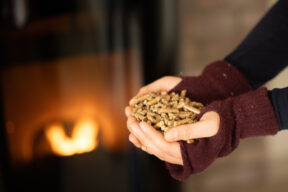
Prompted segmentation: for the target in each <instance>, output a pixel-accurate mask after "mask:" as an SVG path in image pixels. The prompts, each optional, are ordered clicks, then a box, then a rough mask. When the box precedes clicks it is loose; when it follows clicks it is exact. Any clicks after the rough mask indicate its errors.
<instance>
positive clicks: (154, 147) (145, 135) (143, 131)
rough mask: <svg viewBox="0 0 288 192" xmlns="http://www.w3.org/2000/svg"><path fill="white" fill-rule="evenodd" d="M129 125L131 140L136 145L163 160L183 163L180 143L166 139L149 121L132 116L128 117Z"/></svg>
mask: <svg viewBox="0 0 288 192" xmlns="http://www.w3.org/2000/svg"><path fill="white" fill-rule="evenodd" d="M127 127H128V129H129V131H130V135H129V140H130V142H132V143H133V144H134V145H135V146H136V147H138V148H141V149H142V150H143V151H145V152H147V153H149V154H151V155H155V156H156V157H158V158H159V159H161V160H163V161H166V162H169V163H172V164H178V165H183V160H182V155H181V150H180V144H179V143H178V142H168V141H166V140H165V139H164V136H163V134H162V133H161V132H159V131H157V130H156V129H155V128H153V127H152V126H151V125H149V124H148V123H145V122H140V123H139V122H137V120H136V119H135V118H134V117H132V116H129V117H128V120H127Z"/></svg>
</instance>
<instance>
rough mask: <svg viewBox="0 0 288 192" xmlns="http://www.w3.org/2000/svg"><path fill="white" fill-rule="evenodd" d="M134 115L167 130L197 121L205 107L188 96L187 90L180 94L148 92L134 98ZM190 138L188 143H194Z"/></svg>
mask: <svg viewBox="0 0 288 192" xmlns="http://www.w3.org/2000/svg"><path fill="white" fill-rule="evenodd" d="M131 106H132V110H133V111H132V116H134V117H135V118H136V119H137V121H139V122H141V121H144V122H147V123H149V124H150V125H152V126H153V127H154V128H156V129H159V130H161V131H162V132H165V131H167V130H168V129H169V128H171V127H175V126H179V125H183V124H190V123H195V122H196V121H197V120H196V118H197V115H198V114H199V113H200V112H201V110H202V109H203V108H204V106H203V104H202V103H199V102H195V101H191V100H190V99H189V98H188V97H186V90H182V91H181V93H180V94H178V93H175V92H172V93H167V92H165V91H164V92H161V93H148V94H145V95H139V96H136V97H135V98H133V100H132V102H131ZM192 142H193V140H188V141H187V143H192Z"/></svg>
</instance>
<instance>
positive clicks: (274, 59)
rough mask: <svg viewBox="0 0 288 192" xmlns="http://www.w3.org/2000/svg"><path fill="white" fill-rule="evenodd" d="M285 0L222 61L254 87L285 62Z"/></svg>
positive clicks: (287, 13) (287, 30) (287, 38)
mask: <svg viewBox="0 0 288 192" xmlns="http://www.w3.org/2000/svg"><path fill="white" fill-rule="evenodd" d="M287 34H288V1H286V0H280V1H278V2H277V3H276V4H275V5H274V7H272V9H271V10H270V11H268V13H267V14H266V15H265V16H264V17H263V19H262V20H261V21H260V22H259V23H258V24H257V25H256V26H255V28H254V29H253V30H252V31H251V32H250V33H249V34H248V36H247V37H246V38H245V39H244V41H243V42H242V43H241V44H240V45H239V46H238V47H237V48H236V49H235V50H234V51H233V52H232V53H231V54H229V55H228V56H227V57H226V58H225V60H226V61H228V62H230V63H231V64H232V65H234V66H235V67H236V68H237V69H238V70H239V71H240V72H242V73H243V75H244V76H245V77H246V78H247V79H248V81H249V83H250V85H251V86H252V88H253V89H257V88H258V87H260V86H261V85H263V84H264V83H265V82H267V81H268V80H270V79H272V78H273V77H274V76H276V75H277V74H278V73H279V72H280V71H281V70H282V69H284V68H285V66H287V65H288V57H287V53H288V35H287Z"/></svg>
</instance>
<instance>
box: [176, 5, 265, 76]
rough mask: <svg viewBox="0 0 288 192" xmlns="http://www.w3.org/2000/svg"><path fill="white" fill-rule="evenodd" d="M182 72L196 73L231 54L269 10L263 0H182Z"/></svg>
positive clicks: (180, 47) (180, 63)
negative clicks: (208, 64)
mask: <svg viewBox="0 0 288 192" xmlns="http://www.w3.org/2000/svg"><path fill="white" fill-rule="evenodd" d="M179 4H180V5H179V13H180V24H179V26H180V35H179V38H180V45H179V66H180V68H179V72H182V71H185V73H184V74H195V73H196V74H197V73H199V72H200V70H201V69H202V68H203V66H205V65H206V64H207V63H209V62H211V61H214V60H215V59H221V58H223V57H225V56H226V55H227V54H229V53H230V52H231V51H232V50H233V49H234V48H235V47H236V46H237V45H238V44H239V43H240V42H241V40H242V39H243V38H244V37H245V35H246V34H247V33H248V32H249V31H250V30H251V29H252V27H253V26H254V25H255V24H256V23H257V21H259V19H260V18H261V17H262V16H263V15H264V13H265V11H266V10H267V4H268V1H267V0H266V1H263V0H253V1H250V0H233V1H231V0H221V1H219V0H214V1H213V0H192V1H191V0H180V1H179Z"/></svg>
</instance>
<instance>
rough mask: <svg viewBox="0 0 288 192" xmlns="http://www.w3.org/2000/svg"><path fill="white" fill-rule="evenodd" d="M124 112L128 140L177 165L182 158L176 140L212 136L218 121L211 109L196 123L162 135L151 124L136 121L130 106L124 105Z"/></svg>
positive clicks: (217, 116)
mask: <svg viewBox="0 0 288 192" xmlns="http://www.w3.org/2000/svg"><path fill="white" fill-rule="evenodd" d="M125 114H126V116H127V117H128V120H127V127H128V129H129V131H130V135H129V140H130V142H132V143H133V144H134V145H135V146H136V147H138V148H141V149H142V150H143V151H146V152H147V153H149V154H152V155H155V156H156V157H158V158H159V159H161V160H163V161H166V162H169V163H172V164H178V165H183V160H182V155H181V150H180V144H179V143H178V142H177V141H180V140H188V139H195V138H203V137H212V136H214V135H216V134H217V132H218V130H219V123H220V117H219V115H218V113H216V112H213V111H211V112H207V113H205V114H204V115H203V116H202V118H201V119H200V121H199V122H197V123H194V124H187V125H181V126H177V127H173V128H171V129H170V130H169V131H167V132H166V133H165V137H164V136H163V134H162V133H160V132H159V131H157V130H156V129H155V128H153V127H152V126H151V125H149V124H147V123H145V122H141V123H138V122H137V121H136V119H135V118H134V117H132V116H131V107H126V109H125Z"/></svg>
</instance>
